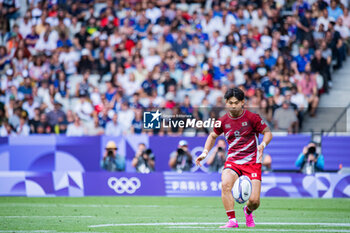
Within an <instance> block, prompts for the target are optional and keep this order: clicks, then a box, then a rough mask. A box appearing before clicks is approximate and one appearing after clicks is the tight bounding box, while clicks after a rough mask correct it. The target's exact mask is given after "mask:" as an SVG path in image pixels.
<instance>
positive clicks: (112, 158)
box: [101, 141, 125, 172]
mask: <svg viewBox="0 0 350 233" xmlns="http://www.w3.org/2000/svg"><path fill="white" fill-rule="evenodd" d="M117 150H118V148H117V146H116V144H115V142H113V141H109V142H108V143H107V145H106V149H105V153H104V155H103V159H102V160H101V168H102V169H104V170H106V171H110V172H115V171H124V170H125V158H124V157H123V156H121V155H119V154H117Z"/></svg>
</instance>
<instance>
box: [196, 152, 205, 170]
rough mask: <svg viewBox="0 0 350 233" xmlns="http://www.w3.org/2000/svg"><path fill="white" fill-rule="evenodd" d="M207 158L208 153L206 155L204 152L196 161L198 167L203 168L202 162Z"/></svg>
mask: <svg viewBox="0 0 350 233" xmlns="http://www.w3.org/2000/svg"><path fill="white" fill-rule="evenodd" d="M206 157H207V153H204V152H203V153H202V154H201V155H200V156H198V157H197V159H196V165H197V166H200V167H201V166H202V165H201V161H202V160H203V159H205V158H206Z"/></svg>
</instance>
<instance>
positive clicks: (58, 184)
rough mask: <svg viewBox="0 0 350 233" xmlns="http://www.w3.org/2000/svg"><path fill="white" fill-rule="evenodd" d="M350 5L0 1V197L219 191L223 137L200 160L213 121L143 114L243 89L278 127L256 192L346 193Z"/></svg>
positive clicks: (215, 113)
mask: <svg viewBox="0 0 350 233" xmlns="http://www.w3.org/2000/svg"><path fill="white" fill-rule="evenodd" d="M348 7H349V2H348V1H347V0H341V1H339V0H331V1H327V0H326V1H324V0H297V1H285V0H277V1H272V0H262V1H259V0H257V1H214V0H213V1H212V0H206V1H201V0H197V1H195V0H194V1H183V0H182V1H170V0H158V1H139V0H130V1H122V0H120V1H102V0H98V1H93V0H91V1H90V0H81V1H69V0H57V1H40V0H33V1H26V0H3V1H0V76H1V82H0V136H1V138H0V171H1V172H0V174H1V176H0V184H1V186H0V187H1V188H0V195H23V196H61V195H63V196H84V195H117V194H118V195H131V194H135V195H167V196H219V195H220V188H221V186H220V172H221V170H222V166H223V162H224V161H225V158H226V155H227V153H226V143H225V142H224V141H222V140H221V141H220V140H219V141H218V142H217V144H216V146H215V147H214V149H213V150H212V151H211V153H210V156H208V158H207V160H206V161H205V162H204V166H203V167H202V168H199V167H195V166H194V163H193V161H194V160H195V158H196V156H198V155H199V154H200V153H201V151H202V149H203V146H204V142H205V139H206V136H207V135H208V132H210V129H208V128H194V129H182V128H180V127H171V128H164V127H161V128H160V129H145V128H144V127H143V124H144V122H143V121H144V118H143V116H144V112H148V111H156V110H160V111H161V113H162V114H165V113H166V114H168V115H176V114H177V115H181V114H183V115H186V116H191V117H193V118H196V119H198V120H199V119H201V120H206V119H208V118H217V117H219V116H220V114H221V113H222V112H223V111H224V109H223V108H224V106H225V102H224V98H223V95H224V93H225V92H226V91H227V89H228V88H232V87H239V88H241V89H242V90H244V92H245V94H246V104H245V107H246V108H247V109H250V110H251V111H253V112H256V113H259V114H260V116H261V117H262V118H263V119H264V120H265V122H266V123H267V124H268V125H269V126H270V128H271V129H272V130H273V132H274V135H275V137H274V139H273V141H272V143H271V144H270V145H269V146H268V147H267V148H266V150H265V154H264V158H263V173H264V176H263V188H262V196H289V197H328V198H329V197H349V196H350V191H349V190H350V188H349V183H350V175H347V174H348V173H349V170H350V169H349V167H350V156H349V151H350V136H349V132H350V127H349V125H350V124H349V118H348V117H347V116H348V115H349V112H350V111H349V107H350V105H349V103H350V95H349V93H350V81H349V78H348V75H349V64H348V63H349V60H348V59H347V58H348V54H349V50H350V48H349V45H350V40H349V38H350V33H349V32H350V31H349V27H350V15H349V12H348ZM103 171H109V172H103ZM110 172H116V173H110ZM180 174H181V175H180ZM112 176H114V178H116V177H118V178H116V179H117V180H118V179H119V178H123V180H122V182H124V183H123V184H125V183H128V184H130V185H129V187H130V189H127V188H125V187H126V186H123V187H124V189H123V188H120V189H118V187H119V186H116V185H115V184H117V183H118V182H117V181H116V180H115V179H112V180H111V179H110V178H111V177H112ZM10 177H11V178H10ZM155 181H157V182H155ZM130 182H131V183H130ZM153 182H155V183H157V185H156V186H155V187H153V186H151V185H147V184H152V183H153ZM131 184H133V185H131ZM120 187H122V186H120Z"/></svg>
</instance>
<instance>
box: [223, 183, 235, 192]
mask: <svg viewBox="0 0 350 233" xmlns="http://www.w3.org/2000/svg"><path fill="white" fill-rule="evenodd" d="M221 189H222V192H223V193H227V192H231V190H232V185H231V184H230V183H229V182H223V183H222V186H221Z"/></svg>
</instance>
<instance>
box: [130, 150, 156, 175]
mask: <svg viewBox="0 0 350 233" xmlns="http://www.w3.org/2000/svg"><path fill="white" fill-rule="evenodd" d="M132 166H133V167H135V168H136V171H137V172H140V173H150V172H152V171H154V155H153V153H152V150H151V149H147V147H146V145H145V144H144V143H140V144H139V147H138V150H137V152H136V154H135V157H134V158H133V160H132Z"/></svg>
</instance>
